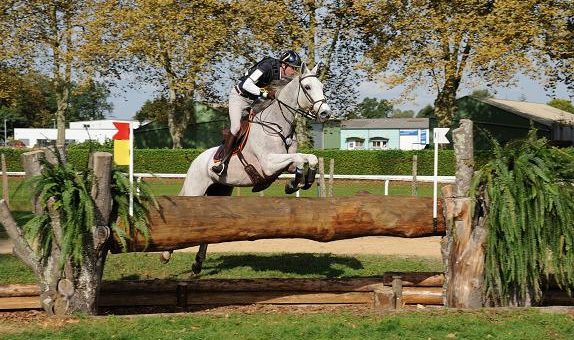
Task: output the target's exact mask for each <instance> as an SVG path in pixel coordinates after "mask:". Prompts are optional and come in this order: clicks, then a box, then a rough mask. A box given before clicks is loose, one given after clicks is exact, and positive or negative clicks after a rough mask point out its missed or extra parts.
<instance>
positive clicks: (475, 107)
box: [455, 96, 574, 149]
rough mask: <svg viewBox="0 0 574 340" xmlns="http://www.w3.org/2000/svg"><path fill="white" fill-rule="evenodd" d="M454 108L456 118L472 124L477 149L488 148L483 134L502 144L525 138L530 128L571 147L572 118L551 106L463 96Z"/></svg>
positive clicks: (572, 139) (572, 137) (573, 141)
mask: <svg viewBox="0 0 574 340" xmlns="http://www.w3.org/2000/svg"><path fill="white" fill-rule="evenodd" d="M457 107H458V118H469V119H471V120H472V121H473V123H474V127H475V133H474V136H475V137H474V138H475V147H476V148H478V149H485V148H488V147H489V145H490V143H489V142H488V140H487V139H486V137H485V136H484V133H482V131H483V130H485V131H488V132H489V133H490V134H491V135H492V136H493V137H494V138H495V139H496V140H498V141H499V142H500V143H502V144H504V143H506V142H508V141H510V140H513V139H519V138H524V137H526V135H527V134H528V131H530V129H532V128H535V129H537V130H538V135H539V136H541V137H542V136H543V137H546V138H548V139H549V140H550V141H552V142H553V143H554V144H556V145H562V146H568V145H572V144H574V114H572V113H569V112H566V111H562V110H560V109H557V108H555V107H552V106H550V105H546V104H540V103H529V102H521V101H514V100H503V99H496V98H476V97H472V96H465V97H462V98H459V99H458V100H457ZM455 125H456V124H455Z"/></svg>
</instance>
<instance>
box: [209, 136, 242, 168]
mask: <svg viewBox="0 0 574 340" xmlns="http://www.w3.org/2000/svg"><path fill="white" fill-rule="evenodd" d="M236 139H237V137H236V136H235V135H234V134H232V133H230V134H229V137H228V138H226V139H225V143H224V144H223V157H222V158H221V161H220V162H219V163H217V164H215V165H214V166H212V167H211V170H212V171H213V172H215V173H216V174H218V175H219V176H221V175H223V174H224V173H225V169H226V168H227V162H229V158H231V155H232V153H233V145H234V144H235V140H236Z"/></svg>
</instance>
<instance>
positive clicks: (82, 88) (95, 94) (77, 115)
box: [68, 79, 113, 121]
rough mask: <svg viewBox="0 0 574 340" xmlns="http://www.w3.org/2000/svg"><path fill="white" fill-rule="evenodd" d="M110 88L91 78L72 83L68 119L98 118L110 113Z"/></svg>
mask: <svg viewBox="0 0 574 340" xmlns="http://www.w3.org/2000/svg"><path fill="white" fill-rule="evenodd" d="M109 96H110V90H109V89H108V88H107V87H106V86H105V85H104V84H102V83H99V82H95V81H94V80H92V79H88V80H87V81H85V82H83V83H81V84H75V83H73V84H72V87H71V94H70V109H69V110H70V112H69V113H68V119H69V120H70V121H76V120H98V119H104V118H105V116H106V113H110V112H111V111H112V109H113V104H111V103H109V102H108V98H109Z"/></svg>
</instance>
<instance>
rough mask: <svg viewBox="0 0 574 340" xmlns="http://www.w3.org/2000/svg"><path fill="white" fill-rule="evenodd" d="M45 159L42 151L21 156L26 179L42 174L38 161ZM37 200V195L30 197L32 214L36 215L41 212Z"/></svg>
mask: <svg viewBox="0 0 574 340" xmlns="http://www.w3.org/2000/svg"><path fill="white" fill-rule="evenodd" d="M45 157H46V154H45V152H44V151H43V150H36V151H30V152H26V153H23V154H22V156H21V161H22V167H23V168H24V171H25V172H26V177H27V178H31V177H34V176H38V175H40V173H41V172H42V165H41V164H40V160H42V159H44V158H45ZM38 199H39V197H38V195H34V197H32V211H33V213H34V214H38V213H40V211H41V208H40V202H39V201H38Z"/></svg>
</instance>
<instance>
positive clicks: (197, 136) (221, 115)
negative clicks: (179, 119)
mask: <svg viewBox="0 0 574 340" xmlns="http://www.w3.org/2000/svg"><path fill="white" fill-rule="evenodd" d="M195 105H196V120H195V123H193V124H190V125H189V126H188V127H187V129H186V130H185V132H184V137H183V143H182V146H183V147H184V148H190V149H207V148H210V147H212V146H216V145H219V144H220V143H221V141H222V135H221V129H223V128H225V127H226V126H228V125H229V124H228V121H229V119H228V116H227V113H226V112H225V111H223V110H219V109H215V108H212V107H210V106H208V105H205V104H203V103H196V104H195ZM134 136H135V141H134V143H135V147H136V148H140V149H146V148H147V149H171V148H172V147H173V140H172V138H171V134H170V133H169V128H168V126H167V123H159V122H154V121H152V122H150V123H148V124H145V125H142V126H141V127H140V128H138V129H136V130H135V131H134Z"/></svg>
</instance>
